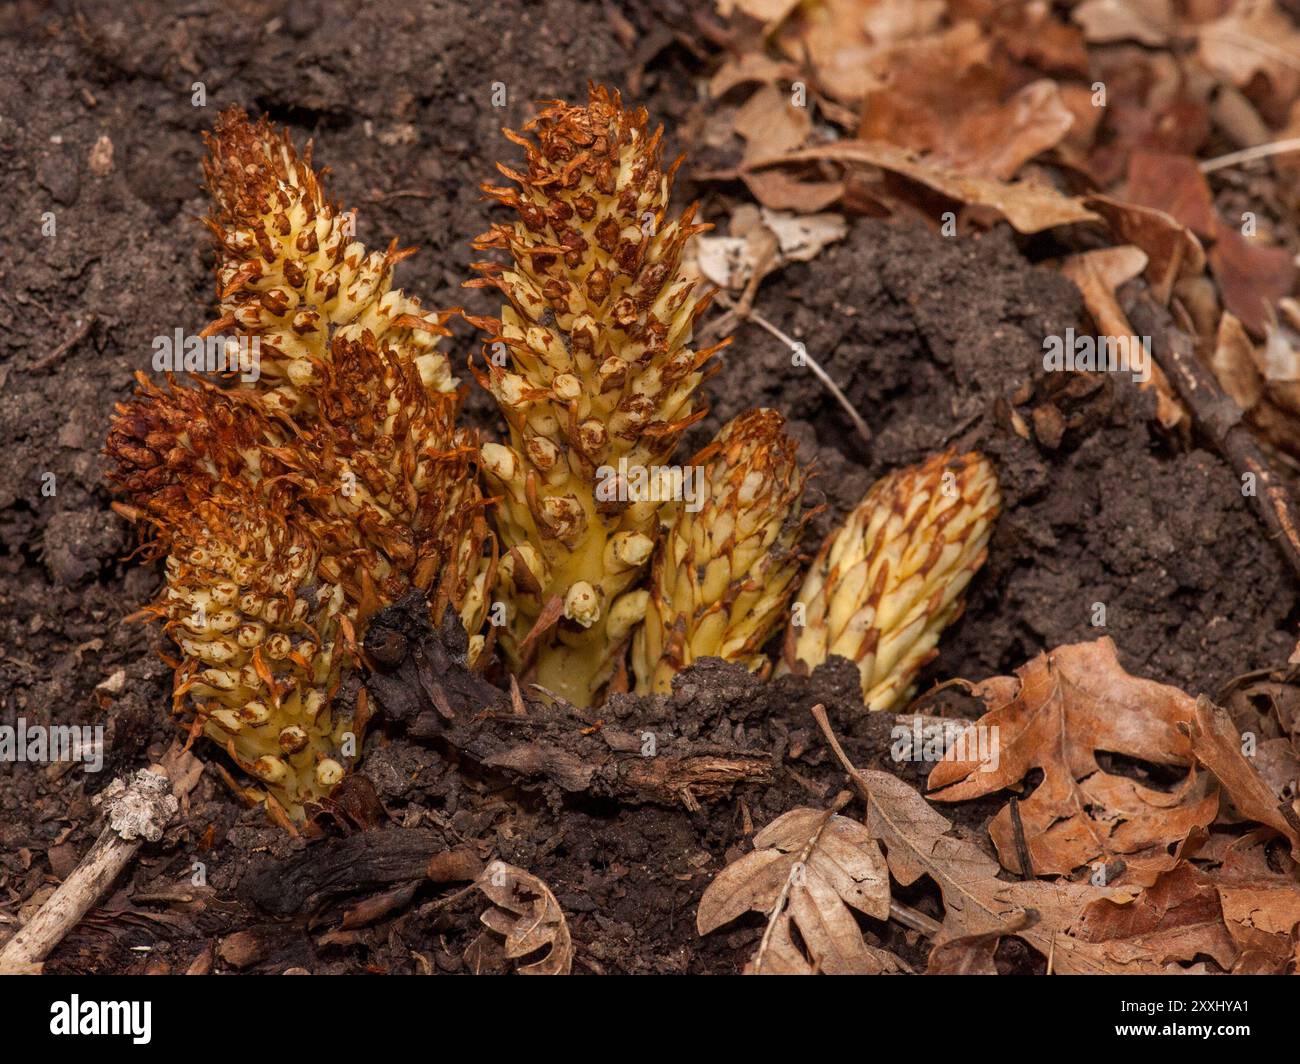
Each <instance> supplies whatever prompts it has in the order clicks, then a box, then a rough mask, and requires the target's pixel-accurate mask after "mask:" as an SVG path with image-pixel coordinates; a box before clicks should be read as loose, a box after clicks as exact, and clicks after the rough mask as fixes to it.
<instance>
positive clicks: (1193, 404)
mask: <svg viewBox="0 0 1300 1064" xmlns="http://www.w3.org/2000/svg"><path fill="white" fill-rule="evenodd" d="M1131 317H1132V320H1133V324H1134V326H1135V327H1136V328H1137V330H1138V332H1139V333H1142V334H1144V335H1147V336H1150V337H1151V341H1152V354H1153V355H1154V356H1155V358H1156V361H1157V362H1159V363H1160V365H1161V368H1163V369H1164V371H1165V374H1166V375H1167V376H1168V377H1169V379H1170V381H1171V382H1172V383H1173V386H1174V388H1175V390H1177V392H1178V397H1179V398H1180V399H1182V401H1183V404H1184V405H1185V406H1186V407H1187V408H1188V409H1189V410H1190V411H1191V412H1192V417H1193V418H1194V419H1195V421H1196V423H1197V425H1198V426H1199V427H1200V428H1201V429H1202V431H1204V433H1205V434H1206V435H1207V436H1208V437H1209V438H1210V442H1212V443H1213V444H1214V446H1215V447H1216V448H1217V449H1218V451H1219V453H1220V454H1222V455H1223V457H1224V458H1225V459H1226V460H1227V461H1228V463H1229V464H1230V465H1231V466H1232V467H1233V469H1235V470H1236V471H1237V474H1238V476H1241V477H1244V476H1245V475H1246V474H1250V475H1251V476H1252V477H1253V478H1254V486H1255V491H1254V494H1253V495H1250V496H1248V498H1250V500H1251V503H1252V505H1253V506H1254V507H1255V512H1256V513H1257V514H1258V515H1259V517H1260V519H1261V520H1262V521H1263V522H1264V525H1265V526H1266V527H1267V528H1268V530H1269V532H1270V533H1272V535H1271V536H1270V537H1269V538H1270V539H1272V540H1273V542H1274V543H1275V544H1276V545H1277V548H1278V550H1280V551H1281V552H1282V556H1283V557H1284V558H1285V559H1286V562H1287V564H1288V565H1290V567H1291V570H1292V572H1293V573H1295V575H1296V576H1297V577H1300V519H1297V517H1296V511H1295V507H1294V506H1293V505H1292V502H1291V496H1290V493H1289V492H1288V491H1287V488H1286V485H1285V484H1283V483H1282V482H1281V481H1280V480H1278V478H1277V477H1275V476H1274V475H1273V471H1272V470H1271V469H1270V468H1269V465H1268V461H1267V460H1266V459H1265V458H1264V453H1263V452H1262V451H1261V450H1260V449H1259V444H1258V443H1256V442H1255V437H1254V434H1253V433H1252V432H1251V431H1250V428H1249V427H1248V426H1247V425H1246V424H1245V422H1244V421H1243V415H1242V411H1241V407H1239V406H1238V405H1237V403H1236V402H1235V401H1234V400H1233V399H1232V397H1231V396H1229V395H1228V394H1227V393H1226V392H1225V391H1224V390H1223V389H1222V388H1221V387H1219V382H1218V381H1217V380H1215V378H1214V374H1212V373H1211V372H1210V371H1209V370H1208V369H1206V367H1205V366H1203V365H1201V363H1200V361H1199V360H1198V359H1197V357H1196V353H1195V351H1194V350H1193V347H1192V340H1191V337H1189V336H1188V335H1187V334H1186V333H1184V332H1183V331H1182V330H1181V329H1179V328H1178V327H1177V326H1175V325H1174V324H1173V322H1172V320H1171V319H1170V318H1169V316H1168V314H1167V313H1166V312H1165V311H1163V310H1162V309H1161V308H1159V307H1158V306H1156V304H1155V303H1154V302H1152V301H1151V300H1150V299H1149V298H1146V297H1144V298H1143V299H1141V300H1140V301H1139V302H1138V304H1137V305H1136V306H1135V307H1134V308H1133V313H1132V315H1131Z"/></svg>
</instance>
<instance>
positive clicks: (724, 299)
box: [714, 292, 871, 445]
mask: <svg viewBox="0 0 1300 1064" xmlns="http://www.w3.org/2000/svg"><path fill="white" fill-rule="evenodd" d="M714 298H715V299H717V301H718V302H719V303H721V304H722V305H723V306H724V307H728V308H732V309H734V310H735V311H736V314H737V316H739V317H741V318H743V319H746V320H748V321H752V322H753V323H754V324H755V325H757V326H758V327H759V328H761V329H763V330H765V331H766V332H768V333H770V334H771V335H772V336H775V337H776V338H777V339H778V340H780V341H781V342H782V343H783V344H785V345H786V346H787V347H788V348H790V350H791V351H794V350H796V349H800V350H799V354H800V357H801V358H803V360H804V361H805V362H807V363H808V368H809V369H810V370H812V371H813V376H814V377H816V378H817V379H818V380H819V381H821V382H822V384H823V385H825V387H826V390H827V391H828V392H830V393H831V395H833V396H834V397H835V401H836V402H837V403H839V404H840V406H841V407H843V408H844V412H845V413H846V414H848V416H849V420H850V421H852V422H853V427H854V428H855V429H857V430H858V435H859V436H861V437H862V442H863V443H865V444H868V445H869V444H870V443H871V429H870V428H869V427H868V425H867V423H866V421H864V420H863V418H862V415H861V414H859V413H858V412H857V410H855V409H854V408H853V404H852V403H850V402H849V398H848V396H847V395H845V394H844V392H842V391H841V390H840V386H839V385H838V384H836V383H835V382H834V381H833V380H832V379H831V376H830V374H829V373H827V372H826V371H825V370H824V369H822V367H821V365H820V364H819V363H818V362H817V360H816V359H815V358H813V357H812V355H810V354H808V349H807V348H806V347H802V346H801V345H800V344H799V342H798V341H797V340H794V339H792V338H791V337H789V336H787V335H786V334H785V333H783V332H782V331H781V330H780V329H778V328H777V327H776V326H775V325H773V324H772V323H771V322H770V321H768V320H767V319H766V318H765V317H763V315H761V314H760V313H758V311H756V310H753V309H751V308H748V307H744V306H737V305H736V304H735V303H733V302H732V300H731V299H730V298H729V297H728V296H727V295H726V294H725V293H723V292H719V293H718V294H717V295H716V296H715V297H714Z"/></svg>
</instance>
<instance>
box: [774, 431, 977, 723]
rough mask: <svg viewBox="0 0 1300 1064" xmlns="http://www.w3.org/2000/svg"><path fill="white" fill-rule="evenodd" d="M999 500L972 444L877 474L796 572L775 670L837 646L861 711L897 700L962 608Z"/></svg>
mask: <svg viewBox="0 0 1300 1064" xmlns="http://www.w3.org/2000/svg"><path fill="white" fill-rule="evenodd" d="M1000 507H1001V496H1000V494H999V491H998V481H997V475H996V473H995V472H994V469H993V465H992V463H990V462H989V460H988V459H987V458H985V457H984V456H983V455H981V454H978V453H976V452H970V453H968V454H964V455H960V456H958V455H957V454H956V453H955V452H953V451H948V452H946V453H944V454H938V455H934V456H933V457H931V458H929V459H927V460H926V461H925V462H922V463H921V464H919V465H916V466H912V467H910V468H907V469H902V470H899V471H897V472H894V473H891V474H889V475H888V476H886V477H884V478H882V479H881V480H879V481H877V482H876V483H875V484H874V485H873V486H872V488H871V490H870V491H869V492H868V493H867V495H866V498H864V499H863V500H862V502H861V503H860V504H859V505H858V507H857V508H856V509H855V510H854V511H853V512H852V513H851V514H849V516H848V518H847V520H846V521H845V523H844V524H843V526H841V527H840V528H839V529H838V530H837V531H836V532H834V533H833V534H832V535H831V536H830V537H829V538H828V539H827V541H826V543H825V544H824V545H823V546H822V549H821V551H820V553H819V554H818V556H817V558H816V560H815V561H814V562H813V565H812V568H811V569H810V570H809V572H808V575H807V577H806V578H805V579H804V583H803V587H802V588H801V589H800V591H799V594H798V595H797V596H796V597H795V611H794V612H793V616H792V618H791V626H790V629H789V631H788V633H787V640H786V651H785V657H784V661H783V665H782V669H781V671H783V672H789V671H795V670H798V671H806V670H810V669H812V668H814V667H816V666H817V665H820V664H821V663H822V662H823V661H825V660H826V659H827V658H828V657H830V656H831V655H832V654H838V655H840V656H841V657H845V658H848V659H849V660H850V661H852V662H854V663H855V664H856V665H857V666H858V670H859V672H860V673H861V675H862V697H863V700H864V701H865V703H866V705H867V708H868V709H872V710H882V709H892V708H894V707H896V706H898V705H899V704H900V703H903V702H906V700H907V699H908V698H910V697H911V695H912V694H913V692H914V683H913V681H914V680H915V678H916V674H917V673H918V672H919V671H920V670H921V668H922V667H923V666H924V665H925V664H926V663H927V662H928V661H930V660H931V659H932V658H933V657H934V656H935V654H937V653H938V651H937V650H935V647H936V646H937V645H938V642H939V637H940V636H941V635H942V634H943V631H944V629H945V628H947V627H948V625H950V624H951V623H952V622H953V621H955V620H956V619H957V617H958V616H959V615H960V613H961V610H962V606H963V602H962V592H963V591H964V590H965V589H966V585H967V584H969V583H970V581H971V578H972V577H973V576H974V575H975V573H976V571H977V570H978V569H979V567H980V566H981V565H983V564H984V559H985V558H986V557H987V556H988V541H989V536H990V535H991V534H992V531H993V523H994V522H995V521H996V520H997V515H998V512H999V509H1000ZM800 606H802V607H803V609H802V611H801V610H800V609H799V607H800ZM801 614H802V615H801ZM800 621H802V623H800Z"/></svg>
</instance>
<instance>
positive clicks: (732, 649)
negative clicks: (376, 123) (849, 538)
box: [632, 410, 811, 694]
mask: <svg viewBox="0 0 1300 1064" xmlns="http://www.w3.org/2000/svg"><path fill="white" fill-rule="evenodd" d="M784 425H785V419H784V418H783V417H781V415H780V414H778V413H777V412H776V411H774V410H751V411H749V412H748V413H746V414H742V415H740V416H739V417H737V418H736V419H734V420H733V421H731V422H729V423H728V424H727V425H725V426H724V427H723V429H722V430H721V431H720V432H719V433H718V436H717V438H716V439H715V440H714V441H713V442H712V443H711V444H709V445H708V446H707V447H706V448H704V450H702V451H701V452H700V453H699V454H697V455H696V456H695V458H693V459H692V460H691V462H690V464H689V465H688V466H687V472H686V475H687V476H696V475H698V476H701V478H702V483H701V484H699V485H698V489H699V490H698V492H697V493H696V497H695V498H694V499H689V498H688V500H687V502H686V504H685V505H683V506H681V507H679V509H678V511H677V514H676V520H675V522H674V523H673V525H672V526H671V527H670V528H669V529H668V531H667V534H666V535H665V537H664V539H663V540H662V542H661V543H660V545H659V549H658V551H657V552H656V554H655V560H654V568H653V572H652V575H651V580H650V591H649V594H648V603H647V608H646V611H645V623H644V625H643V626H642V627H641V628H639V629H638V630H637V632H636V636H635V639H634V642H633V648H632V664H633V668H634V671H635V673H636V679H637V691H638V692H640V693H643V694H644V693H648V692H651V691H653V692H657V693H667V692H669V691H670V690H671V689H672V679H673V677H674V676H676V675H677V673H678V672H680V671H681V670H682V669H684V668H685V667H686V666H687V665H689V664H690V663H691V662H692V661H694V660H695V659H696V658H702V657H718V658H723V659H725V660H727V661H739V662H741V663H742V664H744V665H745V666H746V667H747V668H749V669H752V670H755V671H757V670H760V669H764V668H767V667H768V666H769V664H770V663H769V662H768V659H767V658H766V656H765V655H764V654H763V653H762V647H763V644H764V643H765V642H766V641H767V639H768V637H769V636H770V635H771V634H772V633H773V632H774V631H775V630H776V628H777V625H778V624H779V622H780V620H781V617H782V615H783V613H784V611H785V608H786V604H787V602H788V601H789V598H790V594H791V592H792V591H793V590H794V583H795V579H796V578H797V576H798V575H799V566H800V562H801V561H802V560H803V559H802V558H801V557H800V555H799V552H798V545H799V540H800V538H801V536H802V533H803V529H804V525H805V524H806V523H807V521H808V519H809V517H810V516H811V512H805V513H802V514H801V512H800V510H801V505H800V503H801V500H802V498H803V489H804V482H805V475H804V472H803V471H802V470H801V469H800V468H799V465H798V463H797V462H796V461H795V452H796V450H797V445H796V443H795V441H794V440H792V439H791V438H790V437H789V436H788V435H786V433H785V429H784ZM695 471H698V473H697V472H695Z"/></svg>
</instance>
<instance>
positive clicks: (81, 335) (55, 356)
mask: <svg viewBox="0 0 1300 1064" xmlns="http://www.w3.org/2000/svg"><path fill="white" fill-rule="evenodd" d="M94 327H95V315H93V314H87V315H86V316H85V317H84V318H82V319H81V320H80V321H79V322H77V327H76V328H75V329H74V330H73V332H72V335H71V336H69V337H68V338H67V339H66V340H64V341H63V343H61V344H59V346H58V347H56V348H55V349H54V350H53V351H51V352H50V353H49V354H48V355H46V356H45V357H44V358H40V359H37V360H36V362H34V363H33V364H32V367H31V369H30V371H29V372H31V373H40V372H41V371H42V370H47V369H49V368H50V367H51V366H52V365H54V363H56V362H57V361H58V360H59V359H61V358H62V357H63V356H64V355H66V354H67V353H68V352H69V351H71V350H72V349H73V348H74V347H76V346H77V344H79V343H81V341H82V340H84V339H85V338H86V337H87V336H88V335H89V334H90V330H91V329H93V328H94Z"/></svg>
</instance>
